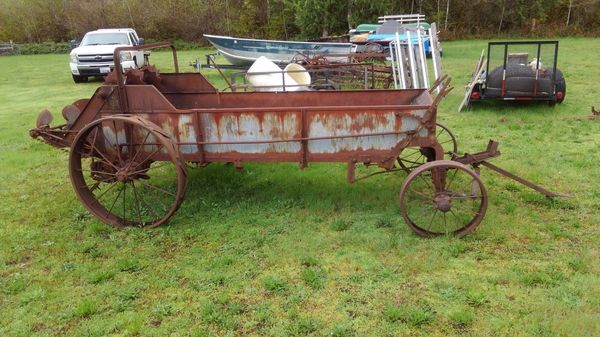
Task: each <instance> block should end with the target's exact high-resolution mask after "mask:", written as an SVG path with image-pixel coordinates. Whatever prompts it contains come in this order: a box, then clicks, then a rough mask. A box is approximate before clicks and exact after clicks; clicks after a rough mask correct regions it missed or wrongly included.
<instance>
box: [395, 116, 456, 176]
mask: <svg viewBox="0 0 600 337" xmlns="http://www.w3.org/2000/svg"><path fill="white" fill-rule="evenodd" d="M435 126H436V134H435V137H436V139H437V141H438V143H440V145H441V146H442V148H443V149H444V154H446V157H447V158H452V154H453V153H457V152H458V143H457V142H456V137H455V136H454V134H453V133H452V131H450V129H449V128H448V127H446V126H445V125H443V124H441V123H435ZM434 159H435V153H433V150H432V149H430V148H414V147H409V148H406V149H405V150H403V151H402V153H401V154H400V156H399V157H398V159H397V161H396V167H397V168H401V169H403V170H404V171H406V172H407V173H410V172H411V171H412V170H414V169H416V168H417V167H419V166H421V165H423V164H425V163H426V162H428V161H430V160H434Z"/></svg>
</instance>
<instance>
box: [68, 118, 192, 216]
mask: <svg viewBox="0 0 600 337" xmlns="http://www.w3.org/2000/svg"><path fill="white" fill-rule="evenodd" d="M69 174H70V176H71V182H72V184H73V187H74V189H75V192H76V193H77V196H78V197H79V199H80V200H81V201H82V203H83V204H84V206H85V207H86V208H87V209H88V210H89V211H90V212H91V213H92V214H94V215H95V216H96V217H98V218H99V219H100V220H102V221H103V222H105V223H108V224H111V225H113V226H117V227H123V226H138V227H156V226H159V225H161V224H162V223H164V222H165V221H167V220H168V219H169V218H170V217H171V216H172V215H173V213H175V211H176V210H177V208H179V205H180V204H181V202H182V201H183V197H184V194H185V189H186V181H187V178H186V166H185V162H183V160H182V158H181V156H180V154H179V151H178V149H177V147H176V146H175V144H173V142H172V141H171V140H170V138H169V136H168V135H167V134H166V133H165V132H164V131H162V130H161V129H160V128H159V127H158V126H157V125H155V124H153V123H151V122H149V121H147V120H145V119H143V118H141V117H138V116H123V115H121V116H110V117H105V118H101V119H98V120H96V121H94V122H92V123H90V124H89V125H87V126H86V127H85V128H83V129H82V130H81V131H80V132H79V133H78V134H77V137H76V138H75V140H74V142H73V145H72V146H71V153H70V157H69Z"/></svg>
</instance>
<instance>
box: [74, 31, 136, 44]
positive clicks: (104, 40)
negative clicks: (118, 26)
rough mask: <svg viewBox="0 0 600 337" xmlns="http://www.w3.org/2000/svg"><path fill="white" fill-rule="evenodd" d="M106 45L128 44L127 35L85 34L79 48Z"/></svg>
mask: <svg viewBox="0 0 600 337" xmlns="http://www.w3.org/2000/svg"><path fill="white" fill-rule="evenodd" d="M106 44H127V45H128V44H129V39H128V38H127V34H124V33H107V34H86V35H85V36H84V37H83V40H81V44H80V45H81V46H95V45H106Z"/></svg>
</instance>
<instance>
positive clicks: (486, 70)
mask: <svg viewBox="0 0 600 337" xmlns="http://www.w3.org/2000/svg"><path fill="white" fill-rule="evenodd" d="M491 47H492V45H491V43H488V51H487V60H486V62H485V73H486V74H489V73H490V59H491V58H492V55H491V54H490V51H491ZM489 78H490V77H489V76H486V77H485V87H486V88H487V86H488V79H489Z"/></svg>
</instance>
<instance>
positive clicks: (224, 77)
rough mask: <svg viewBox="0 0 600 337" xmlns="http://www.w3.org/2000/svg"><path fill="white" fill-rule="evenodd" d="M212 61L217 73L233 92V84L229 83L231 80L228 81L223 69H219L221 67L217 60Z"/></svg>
mask: <svg viewBox="0 0 600 337" xmlns="http://www.w3.org/2000/svg"><path fill="white" fill-rule="evenodd" d="M207 60H208V59H207ZM210 60H211V61H212V62H213V65H214V66H215V67H214V69H217V71H218V72H219V75H221V77H222V78H223V79H224V80H225V83H227V85H228V87H229V88H230V89H231V91H233V86H232V84H231V82H229V80H227V76H225V74H223V72H222V71H221V68H219V66H218V65H217V64H216V63H215V60H213V59H212V58H211V59H210Z"/></svg>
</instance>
